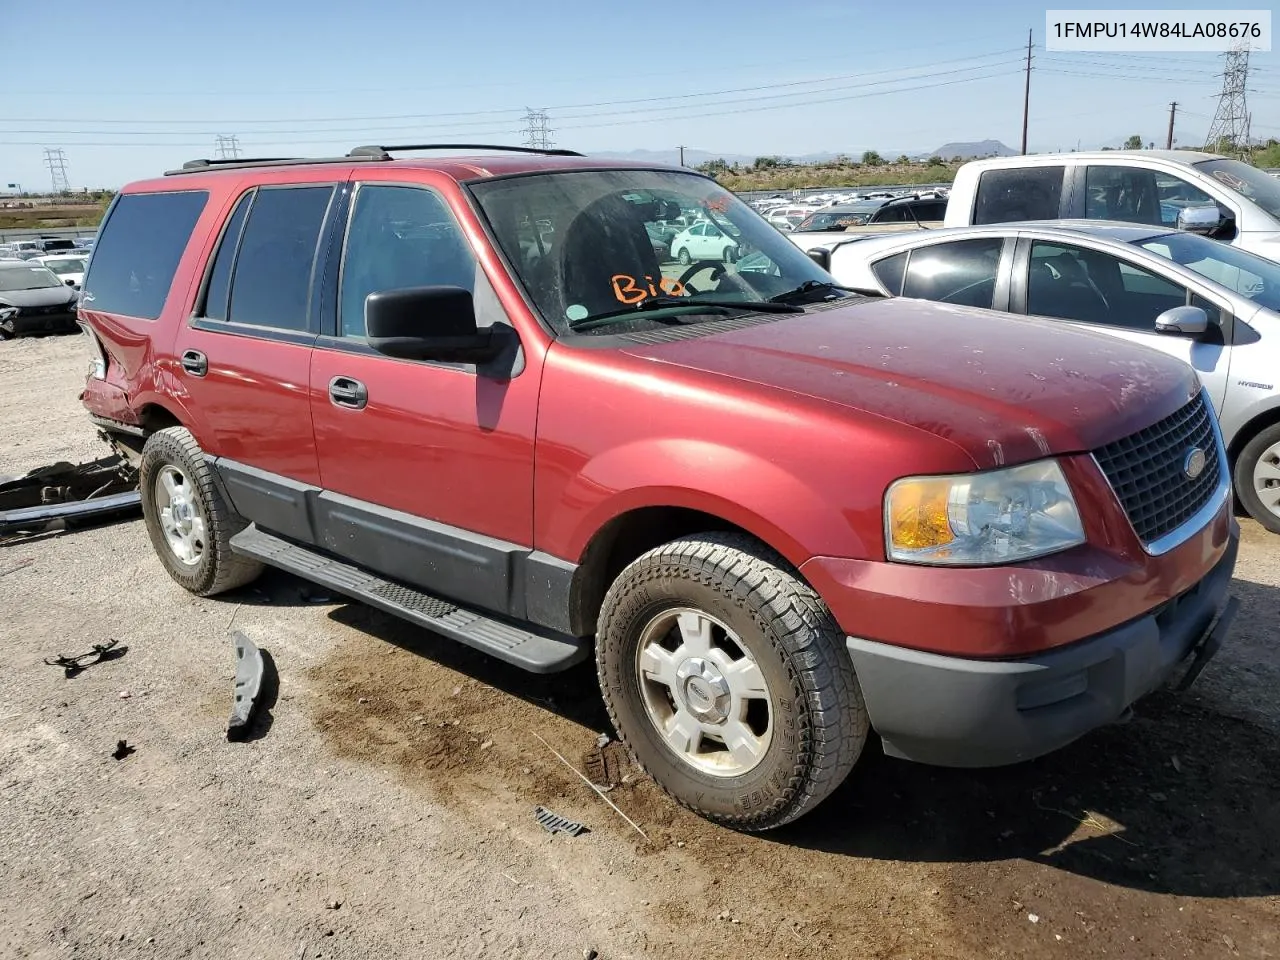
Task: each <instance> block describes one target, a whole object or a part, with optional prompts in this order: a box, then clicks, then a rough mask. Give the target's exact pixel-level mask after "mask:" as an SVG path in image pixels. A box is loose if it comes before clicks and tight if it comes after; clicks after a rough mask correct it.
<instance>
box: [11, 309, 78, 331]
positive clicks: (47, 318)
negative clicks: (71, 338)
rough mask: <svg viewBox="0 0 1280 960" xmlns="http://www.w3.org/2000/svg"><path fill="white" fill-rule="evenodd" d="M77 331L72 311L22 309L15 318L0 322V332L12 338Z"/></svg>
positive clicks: (74, 315)
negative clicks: (24, 335) (31, 334)
mask: <svg viewBox="0 0 1280 960" xmlns="http://www.w3.org/2000/svg"><path fill="white" fill-rule="evenodd" d="M79 329H80V327H79V326H78V325H77V323H76V314H75V311H73V310H59V311H54V312H52V313H45V312H43V311H41V312H34V311H28V310H26V309H24V310H23V311H22V312H21V313H19V314H18V315H17V316H12V317H7V318H6V319H4V320H0V330H4V331H5V333H8V334H11V335H14V336H17V335H20V334H24V333H56V332H58V331H63V330H66V331H73V332H74V331H78V330H79Z"/></svg>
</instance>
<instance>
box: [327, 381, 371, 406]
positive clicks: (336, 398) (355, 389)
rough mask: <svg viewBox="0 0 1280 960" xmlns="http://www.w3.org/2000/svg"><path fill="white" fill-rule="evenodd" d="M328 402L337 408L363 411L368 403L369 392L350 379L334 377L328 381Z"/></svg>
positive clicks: (363, 386) (361, 384)
mask: <svg viewBox="0 0 1280 960" xmlns="http://www.w3.org/2000/svg"><path fill="white" fill-rule="evenodd" d="M329 400H330V402H332V403H333V405H334V406H337V407H350V408H351V409H352V410H363V409H364V407H365V404H367V403H368V402H369V390H368V388H367V387H366V386H365V385H364V384H363V383H361V382H360V381H359V380H353V379H352V378H351V377H334V378H333V379H332V380H330V381H329Z"/></svg>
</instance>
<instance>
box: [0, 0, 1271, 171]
mask: <svg viewBox="0 0 1280 960" xmlns="http://www.w3.org/2000/svg"><path fill="white" fill-rule="evenodd" d="M73 6H74V9H73V8H71V7H65V8H58V7H51V6H49V5H48V4H44V3H38V2H36V3H23V4H19V3H16V2H10V3H0V38H2V39H0V48H2V49H3V51H4V73H5V80H4V82H3V94H2V95H0V188H2V187H3V185H4V184H6V183H9V182H18V183H21V184H22V185H23V186H24V187H27V188H29V189H30V188H45V187H47V186H48V184H49V173H48V171H47V169H46V168H45V167H44V165H43V148H44V147H61V148H62V149H63V150H64V151H65V153H66V158H67V168H68V173H69V178H70V181H71V184H72V186H73V187H81V186H91V187H97V186H111V187H113V186H118V185H120V184H121V183H123V182H126V181H128V180H131V179H136V178H139V177H145V176H150V175H152V174H154V173H156V172H158V171H160V170H163V169H165V168H167V167H171V166H174V165H176V164H178V163H180V162H181V161H183V160H186V159H190V158H192V157H197V156H213V155H214V154H215V147H214V140H215V137H216V136H217V135H219V134H224V135H232V134H234V135H236V136H238V137H239V141H240V144H241V147H242V150H243V151H244V152H245V153H246V154H248V155H295V154H299V153H301V154H304V155H306V154H334V153H340V152H345V150H346V149H348V148H350V147H351V146H355V145H357V144H363V143H391V142H415V141H438V140H441V139H446V138H447V139H453V140H456V139H462V138H465V139H479V140H484V141H490V142H506V143H519V142H521V139H522V136H521V132H520V131H521V127H522V120H521V115H522V114H523V112H524V109H525V108H526V107H535V108H539V107H546V108H549V113H550V119H551V127H552V128H553V129H554V130H555V131H556V132H555V134H554V139H555V142H556V144H557V145H559V146H567V147H572V148H574V149H579V150H582V151H584V152H592V151H610V152H619V151H626V150H631V149H653V150H666V149H671V148H673V147H675V146H677V145H679V144H685V145H686V146H689V147H692V148H695V149H699V150H709V151H712V152H724V153H739V154H748V155H753V156H754V155H757V154H765V153H781V154H793V155H799V154H804V153H811V152H818V151H842V152H848V153H851V154H857V153H861V151H863V150H865V149H871V148H873V149H878V150H880V151H882V152H884V151H901V150H906V151H917V150H929V149H932V148H934V147H936V146H939V145H940V144H942V143H944V142H947V141H951V140H981V139H986V138H992V139H999V140H1003V141H1004V142H1005V143H1006V144H1009V145H1010V146H1013V147H1015V148H1016V147H1017V145H1018V140H1019V136H1020V126H1021V118H1022V83H1023V79H1022V73H1021V65H1020V58H1021V57H1022V53H1021V51H1020V48H1021V47H1022V46H1023V45H1025V43H1026V36H1027V30H1028V28H1032V29H1034V31H1035V40H1036V49H1035V51H1034V55H1035V70H1034V71H1033V76H1032V105H1031V125H1030V126H1031V131H1030V148H1031V149H1032V150H1055V149H1071V148H1074V147H1075V146H1076V145H1077V142H1079V143H1080V145H1081V146H1082V147H1084V148H1086V149H1087V148H1090V147H1095V148H1096V147H1097V146H1100V145H1102V144H1113V143H1116V142H1118V141H1120V140H1123V138H1124V137H1126V136H1128V135H1129V134H1132V133H1139V134H1141V135H1142V136H1143V137H1144V139H1146V140H1154V141H1157V142H1159V143H1161V144H1162V143H1163V140H1164V131H1165V124H1166V122H1167V117H1168V102H1169V101H1170V100H1175V99H1176V100H1178V101H1179V102H1180V104H1181V106H1180V108H1179V111H1180V112H1179V125H1178V133H1179V140H1180V141H1182V142H1184V143H1188V144H1189V143H1192V142H1197V138H1199V139H1203V136H1204V133H1205V132H1206V131H1207V129H1208V126H1209V122H1210V119H1211V117H1212V114H1213V110H1214V106H1215V94H1216V93H1217V90H1218V88H1219V86H1220V80H1218V79H1216V78H1215V76H1214V74H1215V73H1217V72H1218V71H1220V69H1221V62H1220V59H1219V58H1217V57H1215V56H1214V55H1213V54H1185V53H1180V54H1172V53H1171V54H1142V55H1134V54H1126V55H1117V54H1108V55H1102V54H1093V53H1047V52H1045V51H1044V49H1043V46H1042V44H1043V41H1044V16H1045V15H1044V10H1045V8H1044V6H1039V5H1031V4H1026V3H1013V2H1008V0H971V2H970V3H969V4H964V5H961V4H955V3H953V2H942V0H917V2H915V3H913V4H909V5H894V4H886V3H883V2H877V3H863V2H848V3H833V2H830V0H820V2H813V3H807V2H804V0H791V2H790V3H788V4H782V3H779V2H777V0H770V2H765V0H735V2H734V3H732V4H725V3H711V2H698V0H694V2H691V3H681V4H672V3H650V4H644V5H643V6H634V5H631V4H618V3H612V4H611V3H602V2H600V0H591V2H587V0H557V2H556V3H555V4H554V5H552V4H530V3H525V2H517V0H484V2H480V3H457V4H450V5H448V6H445V5H441V4H436V3H424V2H421V0H419V2H409V0H378V2H370V3H365V4H338V3H336V2H334V0H313V2H299V0H260V2H257V3H247V2H243V0H223V2H220V3H217V4H208V5H205V4H201V5H198V6H195V5H193V6H187V5H183V4H175V3H173V2H171V0H170V2H165V3H161V2H159V0H117V2H113V3H86V4H75V5H73ZM1088 6H1092V7H1103V6H1107V4H1105V3H1101V2H1098V0H1094V2H1093V3H1091V4H1088ZM1112 6H1116V7H1123V8H1134V7H1143V6H1150V7H1154V6H1155V5H1152V4H1143V3H1141V2H1140V0H1129V2H1127V3H1123V4H1118V5H1112ZM1200 6H1202V7H1203V6H1212V5H1210V4H1205V3H1202V4H1200ZM1241 6H1245V4H1241ZM24 37H25V38H28V39H29V41H30V42H27V43H24V42H22V40H21V38H24ZM15 40H16V41H17V42H14V41H15ZM51 52H57V56H56V57H51V55H50V54H51ZM1272 58H1273V54H1270V53H1263V54H1254V56H1253V65H1254V67H1255V68H1256V69H1255V71H1254V73H1253V79H1252V81H1251V83H1250V88H1251V93H1250V104H1251V107H1252V112H1253V124H1254V132H1255V133H1260V134H1262V135H1276V136H1280V70H1278V69H1277V68H1276V67H1275V66H1274V61H1273V59H1272ZM721 91H724V92H721ZM617 101H627V102H624V103H618V102H617ZM766 107H767V108H768V109H763V108H766Z"/></svg>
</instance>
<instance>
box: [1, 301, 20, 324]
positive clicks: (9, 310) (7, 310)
mask: <svg viewBox="0 0 1280 960" xmlns="http://www.w3.org/2000/svg"><path fill="white" fill-rule="evenodd" d="M17 315H18V308H17V307H11V306H9V305H8V304H5V303H0V320H8V319H9V318H10V317H16V316H17Z"/></svg>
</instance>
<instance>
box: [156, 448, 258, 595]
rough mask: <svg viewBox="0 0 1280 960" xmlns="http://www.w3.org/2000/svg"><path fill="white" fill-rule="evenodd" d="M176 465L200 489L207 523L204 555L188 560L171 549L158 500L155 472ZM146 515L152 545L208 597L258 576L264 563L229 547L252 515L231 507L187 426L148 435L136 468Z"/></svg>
mask: <svg viewBox="0 0 1280 960" xmlns="http://www.w3.org/2000/svg"><path fill="white" fill-rule="evenodd" d="M168 464H172V465H173V466H176V467H178V468H179V469H180V470H181V471H182V472H183V473H184V474H185V475H186V476H187V477H188V478H190V480H191V483H192V484H193V485H194V486H195V488H196V490H197V491H198V494H199V496H198V507H199V511H200V514H201V516H202V517H203V518H204V524H205V536H206V542H205V548H204V551H203V553H202V555H201V556H200V559H199V561H198V562H197V563H195V564H194V565H191V566H188V565H186V564H183V563H182V562H181V561H179V560H178V559H177V558H176V557H175V556H174V555H173V551H172V549H170V547H169V544H168V542H167V541H166V539H165V535H164V531H163V530H162V529H161V526H160V519H159V516H158V510H157V506H156V500H155V477H156V473H157V471H159V470H160V469H161V468H162V467H164V466H166V465H168ZM138 477H139V491H140V492H141V494H142V515H143V518H144V519H145V520H146V524H147V533H148V535H149V536H150V537H151V546H152V547H153V548H154V549H155V551H156V555H157V556H158V557H159V558H160V562H161V563H162V564H163V565H164V568H165V570H166V571H167V572H168V574H169V576H171V577H172V578H173V579H174V580H175V581H176V582H177V583H178V584H180V585H181V586H182V587H183V588H184V589H186V590H189V591H190V592H191V593H194V594H195V595H196V596H198V597H210V596H213V595H214V594H216V593H222V592H224V591H226V590H232V589H234V588H236V587H240V586H243V585H244V584H246V583H249V582H250V581H252V580H254V579H256V578H257V577H258V575H259V574H260V573H262V564H261V563H259V562H258V561H256V560H251V559H249V558H248V557H242V556H238V555H237V554H234V553H232V552H231V538H232V537H233V536H235V535H236V534H237V533H239V532H240V531H241V530H243V529H244V528H245V527H246V526H248V521H247V520H245V519H244V518H243V517H241V516H240V515H239V514H238V513H236V512H235V511H234V510H233V509H231V505H230V504H228V503H227V501H226V500H225V499H224V498H223V496H222V493H221V491H220V490H219V489H218V485H217V483H216V482H215V481H214V477H213V470H212V468H211V467H210V466H209V464H208V463H207V462H206V461H205V458H204V452H203V451H202V450H201V449H200V445H199V444H198V443H196V439H195V437H193V436H192V435H191V432H190V431H189V430H187V429H186V427H169V428H167V429H165V430H158V431H156V432H155V433H153V434H152V435H151V436H150V437H148V438H147V442H146V444H145V446H143V448H142V462H141V464H140V465H139V468H138Z"/></svg>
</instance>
